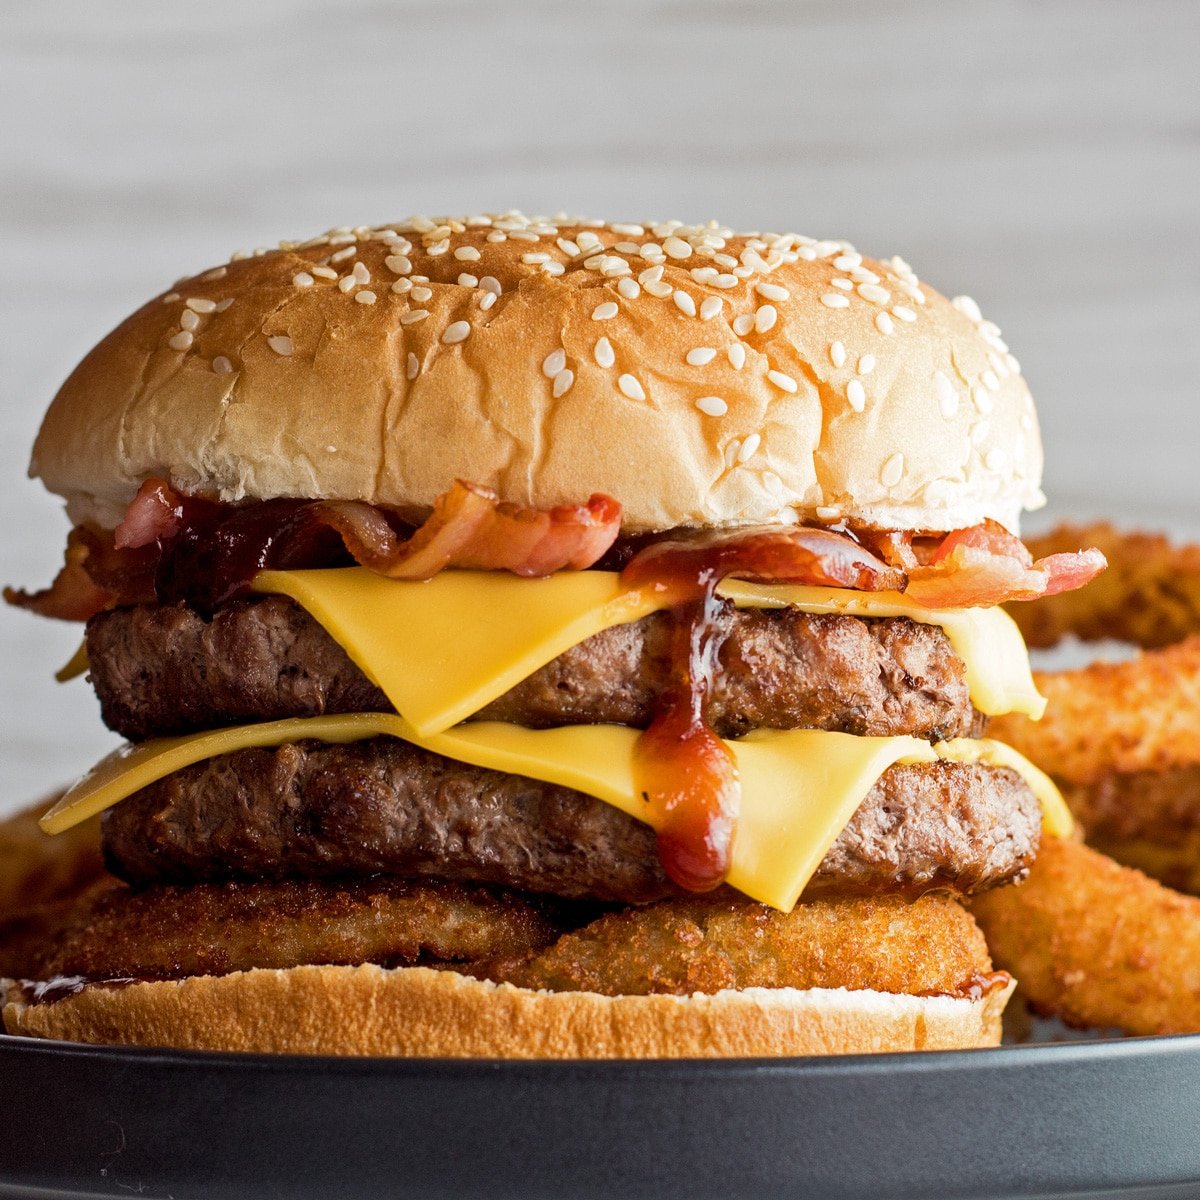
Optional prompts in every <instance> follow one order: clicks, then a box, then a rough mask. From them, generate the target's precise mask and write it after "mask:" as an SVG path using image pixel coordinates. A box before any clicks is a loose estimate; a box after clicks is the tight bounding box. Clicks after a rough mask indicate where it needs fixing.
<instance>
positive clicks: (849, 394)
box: [846, 379, 867, 412]
mask: <svg viewBox="0 0 1200 1200" xmlns="http://www.w3.org/2000/svg"><path fill="white" fill-rule="evenodd" d="M846 399H847V400H848V401H849V402H850V407H851V408H852V409H854V411H855V412H862V411H863V409H864V408H866V407H867V389H866V388H864V387H863V385H862V380H861V379H852V380H850V382H849V383H848V384H846Z"/></svg>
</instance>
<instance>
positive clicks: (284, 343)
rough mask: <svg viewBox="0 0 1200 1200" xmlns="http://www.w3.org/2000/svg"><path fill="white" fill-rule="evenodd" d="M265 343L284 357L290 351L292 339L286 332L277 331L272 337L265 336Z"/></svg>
mask: <svg viewBox="0 0 1200 1200" xmlns="http://www.w3.org/2000/svg"><path fill="white" fill-rule="evenodd" d="M267 345H268V346H270V347H271V349H272V350H274V351H275V353H276V354H279V355H282V356H283V357H284V358H287V356H288V355H289V354H291V352H292V339H291V338H290V337H288V336H287V334H286V333H278V334H276V335H275V336H274V337H269V338H267Z"/></svg>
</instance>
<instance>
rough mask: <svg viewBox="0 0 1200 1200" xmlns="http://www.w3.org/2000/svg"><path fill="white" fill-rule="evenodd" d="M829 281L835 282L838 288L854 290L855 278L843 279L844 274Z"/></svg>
mask: <svg viewBox="0 0 1200 1200" xmlns="http://www.w3.org/2000/svg"><path fill="white" fill-rule="evenodd" d="M829 282H830V283H831V284H833V286H834V287H835V288H838V289H839V290H841V291H843V292H852V291H854V280H853V279H843V278H842V276H840V275H839V276H838V277H837V278H836V279H831V280H830V281H829Z"/></svg>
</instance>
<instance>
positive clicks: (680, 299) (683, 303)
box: [672, 291, 696, 317]
mask: <svg viewBox="0 0 1200 1200" xmlns="http://www.w3.org/2000/svg"><path fill="white" fill-rule="evenodd" d="M672 299H673V300H674V301H675V307H676V308H677V309H679V311H680V312H681V313H684V314H686V315H687V316H689V317H694V316H695V315H696V302H695V300H693V299H692V298H691V296H689V295H688V294H687V292H684V291H677V292H676V293H675V295H674V296H673V297H672Z"/></svg>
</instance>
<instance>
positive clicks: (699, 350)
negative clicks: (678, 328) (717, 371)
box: [685, 346, 717, 367]
mask: <svg viewBox="0 0 1200 1200" xmlns="http://www.w3.org/2000/svg"><path fill="white" fill-rule="evenodd" d="M716 357H717V352H716V351H715V350H714V349H713V348H712V347H711V346H697V347H696V348H695V350H689V351H688V352H687V354H686V355H685V358H686V360H687V363H688V365H689V366H692V367H707V366H708V364H709V363H710V362H712V360H713V359H714V358H716Z"/></svg>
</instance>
